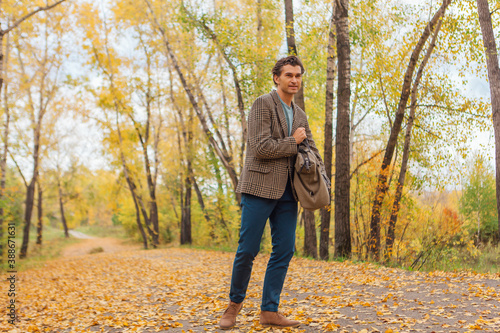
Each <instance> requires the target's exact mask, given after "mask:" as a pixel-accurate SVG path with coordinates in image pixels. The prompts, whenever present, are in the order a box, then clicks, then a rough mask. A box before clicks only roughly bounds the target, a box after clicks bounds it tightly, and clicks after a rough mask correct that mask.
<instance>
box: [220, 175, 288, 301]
mask: <svg viewBox="0 0 500 333" xmlns="http://www.w3.org/2000/svg"><path fill="white" fill-rule="evenodd" d="M241 197H242V198H241V206H242V212H241V229H240V239H239V242H238V244H239V245H238V250H237V251H236V255H235V258H234V263H233V273H232V278H231V291H230V292H229V298H230V299H231V301H233V302H236V303H241V302H243V300H244V299H245V296H246V292H247V288H248V282H249V281H250V275H251V273H252V266H253V260H254V259H255V257H256V256H257V254H258V253H259V249H260V242H261V238H262V233H263V232H264V227H265V225H266V222H267V219H268V218H269V224H270V226H271V236H272V245H273V251H272V253H271V258H270V259H269V262H268V264H267V270H266V275H265V278H264V288H263V290H262V304H261V307H260V308H261V310H262V311H278V305H279V302H280V294H281V290H282V289H283V283H284V281H285V277H286V272H287V270H288V264H289V263H290V260H291V259H292V257H293V253H294V250H295V229H296V226H297V201H295V199H294V197H293V193H292V188H291V185H290V181H288V184H287V186H286V190H285V192H284V193H283V196H282V197H281V198H280V199H277V200H272V199H266V198H261V197H257V196H254V195H250V194H245V193H243V194H242V196H241Z"/></svg>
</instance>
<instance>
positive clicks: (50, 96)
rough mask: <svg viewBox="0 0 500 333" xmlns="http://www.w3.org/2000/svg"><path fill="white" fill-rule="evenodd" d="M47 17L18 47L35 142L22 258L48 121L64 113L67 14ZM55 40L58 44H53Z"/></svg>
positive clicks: (28, 187)
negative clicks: (58, 100)
mask: <svg viewBox="0 0 500 333" xmlns="http://www.w3.org/2000/svg"><path fill="white" fill-rule="evenodd" d="M46 16H47V17H46V19H45V20H43V19H42V20H43V21H42V22H41V26H42V27H43V29H40V30H34V29H33V28H31V30H30V31H29V34H30V35H32V37H33V38H32V39H30V40H24V39H20V38H17V39H16V44H15V48H16V52H17V60H18V63H19V68H20V72H21V74H22V82H23V85H22V88H23V93H24V99H25V101H26V104H25V107H24V110H23V112H24V114H25V115H26V118H27V119H29V121H30V127H29V128H30V130H31V131H27V132H28V133H29V132H31V135H32V137H31V139H32V141H31V142H30V143H29V144H28V145H29V146H31V147H29V148H28V149H29V150H30V155H31V158H32V161H33V164H32V169H31V179H30V181H29V183H27V184H26V185H27V187H26V201H25V213H24V228H23V240H22V245H21V249H20V252H19V258H21V259H22V258H25V257H26V256H27V251H28V243H29V232H30V226H31V218H32V212H33V206H34V199H35V187H36V182H37V178H38V175H39V169H40V164H41V160H42V153H43V147H42V146H43V140H44V130H45V131H46V130H48V128H50V126H52V125H53V123H51V124H49V123H45V120H46V119H45V118H46V115H47V113H55V114H60V113H61V112H62V110H61V107H60V105H59V106H58V105H57V103H56V97H57V92H58V89H59V87H60V82H59V79H60V78H59V76H58V74H59V69H60V68H61V66H62V63H63V61H64V59H65V56H66V52H60V50H59V49H60V47H61V43H62V42H63V39H62V35H63V34H64V33H65V32H66V30H64V29H63V28H62V27H61V25H62V24H63V23H62V20H63V18H64V16H65V13H64V12H63V11H59V12H58V11H51V12H46ZM49 36H50V37H49ZM37 38H39V40H37ZM52 38H54V39H55V40H56V41H55V42H53V41H52ZM40 40H41V41H42V42H41V43H40ZM55 118H56V117H53V118H52V119H51V120H53V119H55ZM20 134H21V135H20V136H21V137H22V136H24V133H20Z"/></svg>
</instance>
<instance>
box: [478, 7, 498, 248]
mask: <svg viewBox="0 0 500 333" xmlns="http://www.w3.org/2000/svg"><path fill="white" fill-rule="evenodd" d="M477 13H478V15H479V23H480V25H481V32H482V35H483V44H484V48H485V53H486V65H487V67H488V80H489V83H490V95H491V108H492V114H493V128H494V129H495V162H496V194H497V213H498V216H499V217H500V68H499V66H498V52H497V45H496V42H495V35H494V33H493V26H492V23H491V14H490V9H489V6H488V0H477ZM498 242H499V244H500V219H499V220H498Z"/></svg>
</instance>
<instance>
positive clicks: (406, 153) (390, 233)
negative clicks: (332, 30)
mask: <svg viewBox="0 0 500 333" xmlns="http://www.w3.org/2000/svg"><path fill="white" fill-rule="evenodd" d="M442 22H443V20H439V21H438V24H437V26H436V31H435V32H434V35H433V37H432V41H431V43H430V44H429V47H428V48H427V51H426V53H425V56H424V59H423V60H422V62H421V63H420V66H419V68H418V72H417V76H416V78H415V82H414V83H413V87H412V90H411V104H410V114H409V116H408V121H407V123H406V133H405V142H404V146H403V160H402V161H401V170H400V172H399V178H398V182H397V184H396V194H395V196H394V203H393V206H392V212H391V219H390V220H389V227H388V230H387V236H386V241H385V245H386V260H390V259H391V257H392V250H393V246H394V237H395V230H396V223H397V221H398V214H399V208H400V202H401V196H402V194H403V187H404V184H405V178H406V170H407V167H408V159H409V157H410V143H411V131H412V128H413V119H414V118H415V111H416V109H417V93H418V86H419V85H420V80H421V78H422V74H423V72H424V68H425V66H426V65H427V62H428V61H429V58H430V57H431V54H432V51H434V47H435V46H436V39H437V35H438V33H439V30H440V29H441V23H442Z"/></svg>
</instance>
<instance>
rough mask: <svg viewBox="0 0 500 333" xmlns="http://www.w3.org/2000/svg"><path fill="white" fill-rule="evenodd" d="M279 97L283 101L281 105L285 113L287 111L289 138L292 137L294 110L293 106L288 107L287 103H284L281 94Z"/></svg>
mask: <svg viewBox="0 0 500 333" xmlns="http://www.w3.org/2000/svg"><path fill="white" fill-rule="evenodd" d="M278 97H279V99H280V101H281V105H282V106H283V111H285V118H286V124H287V126H288V136H290V135H292V124H293V108H292V107H291V106H288V105H287V104H286V103H285V102H283V100H282V99H281V97H280V95H279V94H278Z"/></svg>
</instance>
